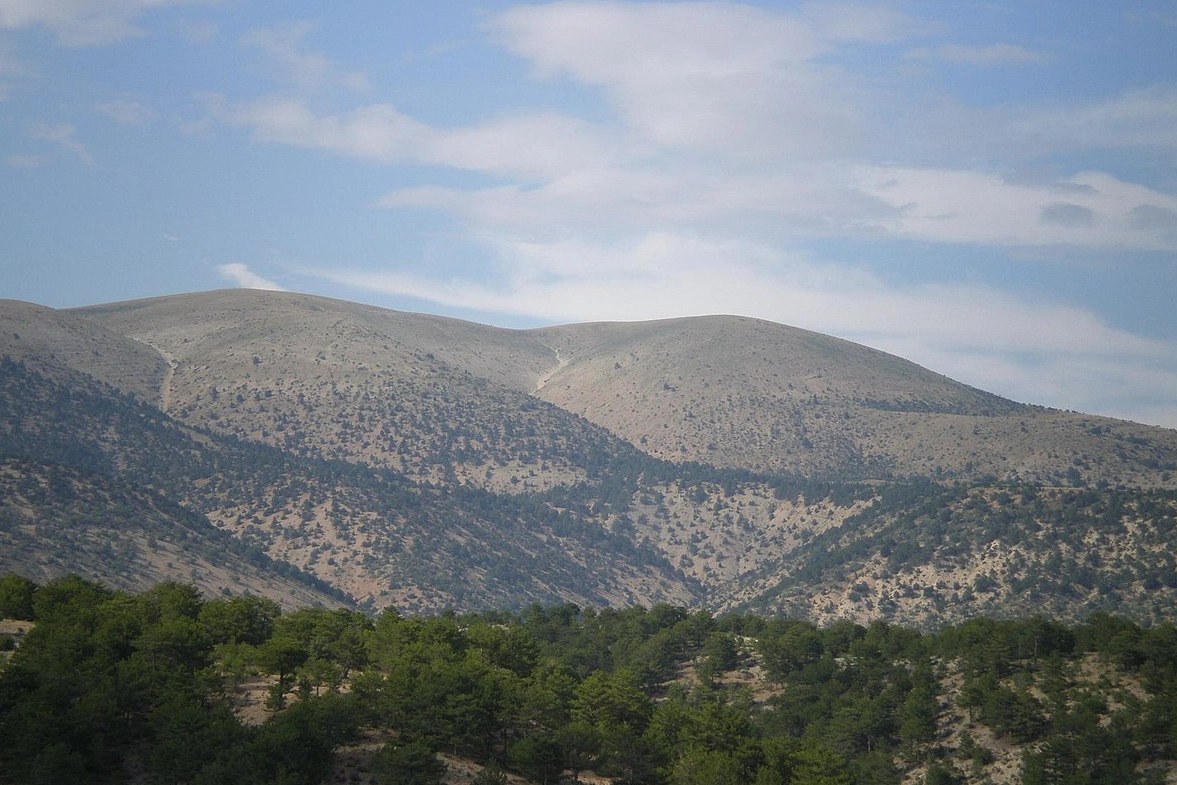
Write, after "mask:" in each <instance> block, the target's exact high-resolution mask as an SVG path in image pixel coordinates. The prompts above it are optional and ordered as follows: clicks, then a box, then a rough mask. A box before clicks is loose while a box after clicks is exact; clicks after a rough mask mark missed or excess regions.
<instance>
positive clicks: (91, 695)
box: [0, 574, 1177, 785]
mask: <svg viewBox="0 0 1177 785" xmlns="http://www.w3.org/2000/svg"><path fill="white" fill-rule="evenodd" d="M0 617H6V618H10V619H23V620H28V621H31V622H32V625H31V629H30V630H29V631H28V632H27V634H25V635H24V636H23V639H21V640H20V642H19V645H17V644H16V641H15V639H14V638H10V637H7V636H4V635H0V644H3V645H0V648H6V649H8V650H9V651H7V652H5V658H6V660H5V661H4V662H3V664H0V668H2V670H0V782H12V783H53V782H82V781H86V782H99V783H120V782H132V781H135V782H148V783H199V784H201V785H205V784H208V783H229V782H232V783H308V784H309V783H318V782H323V781H326V780H327V779H328V778H329V777H330V775H331V773H332V772H333V770H334V769H333V767H334V766H335V763H336V753H337V751H338V750H339V749H341V748H342V747H345V746H347V745H349V744H353V743H355V742H358V741H359V740H361V739H368V740H369V741H370V740H372V739H375V740H376V741H377V742H378V746H377V748H376V750H375V752H374V753H372V755H371V757H370V759H369V760H368V761H367V763H366V767H367V776H368V778H369V781H372V782H377V783H394V782H395V783H410V784H411V785H412V784H415V783H421V785H425V784H426V783H436V782H438V781H440V778H441V776H442V774H443V773H444V771H445V764H444V760H445V758H444V757H440V755H441V754H444V755H445V756H453V757H458V758H464V759H467V760H470V761H474V762H476V763H477V764H479V765H480V766H481V767H482V768H481V769H480V773H479V774H478V780H479V785H495V784H496V783H502V782H505V778H506V773H507V772H511V773H514V774H516V775H519V776H522V777H525V778H527V779H528V780H530V781H532V782H536V783H543V784H544V785H555V783H558V782H560V781H562V780H575V779H576V778H577V777H578V776H579V775H580V774H581V773H583V772H588V771H592V772H594V773H596V774H597V775H600V776H605V777H609V778H612V779H614V780H615V781H618V782H626V783H635V784H637V783H651V784H652V785H851V783H869V784H872V785H885V784H887V783H895V784H897V783H899V782H901V781H902V779H903V778H904V777H905V776H907V775H912V774H913V773H914V774H915V775H916V776H919V777H922V779H923V781H924V782H925V783H928V784H929V785H945V784H950V783H962V784H963V783H974V782H975V783H981V782H984V781H985V779H986V777H988V776H989V774H990V767H991V765H992V763H993V758H994V754H995V751H994V746H993V740H994V739H998V740H1001V741H1002V742H1003V743H1012V744H1015V745H1018V746H1019V747H1020V749H1021V750H1022V756H1021V759H1020V761H1019V766H1020V771H1021V773H1020V782H1021V783H1022V785H1039V784H1040V783H1041V784H1045V783H1067V784H1068V785H1071V784H1074V785H1079V784H1080V783H1082V784H1083V785H1097V784H1098V783H1109V784H1110V783H1116V784H1117V785H1123V784H1129V785H1131V783H1152V782H1157V783H1159V782H1162V781H1163V779H1164V777H1165V775H1166V772H1168V771H1169V770H1170V769H1171V768H1172V767H1173V761H1174V758H1177V628H1175V627H1174V625H1173V624H1171V623H1164V624H1157V625H1153V626H1150V627H1141V626H1139V625H1136V624H1134V623H1132V622H1130V621H1126V620H1124V619H1121V618H1118V617H1116V616H1113V615H1110V614H1106V613H1097V614H1094V615H1093V616H1091V617H1090V618H1088V619H1087V620H1086V621H1084V622H1082V623H1078V624H1070V625H1068V624H1064V623H1062V622H1058V621H1055V620H1052V619H1048V618H1045V617H1040V616H1039V617H1031V618H1026V619H1015V620H994V619H974V620H971V621H968V622H965V623H963V624H959V625H954V626H950V627H945V628H943V629H940V630H938V631H935V632H926V631H919V630H915V629H909V628H905V627H901V626H893V625H889V624H886V623H883V622H876V623H874V624H870V625H865V626H864V625H861V624H856V623H851V622H848V621H843V622H837V623H834V624H830V625H827V626H824V627H819V626H817V625H814V624H812V623H810V622H807V621H804V620H799V619H789V618H762V617H758V616H752V615H724V616H718V617H716V616H712V615H711V614H709V613H706V612H702V611H695V612H692V611H688V610H686V609H683V608H678V607H673V606H669V605H655V606H653V607H650V608H643V607H632V608H620V609H619V608H602V609H593V608H582V607H579V606H576V605H573V604H563V605H556V606H540V605H533V606H530V607H528V608H526V609H524V610H521V611H517V612H485V613H478V614H457V613H442V614H438V615H435V616H430V617H421V616H405V615H402V614H400V613H398V612H397V611H395V610H393V609H386V610H385V611H383V612H382V613H380V614H378V615H375V616H372V615H367V614H364V613H360V612H356V611H351V610H346V609H326V608H302V609H298V610H293V611H288V612H283V611H282V610H281V609H280V608H279V606H278V605H277V604H276V603H274V602H273V601H271V600H268V599H265V598H261V597H253V596H238V597H217V598H214V599H208V598H205V597H202V596H201V595H200V593H199V592H198V591H197V590H196V589H195V588H194V587H192V586H189V585H185V584H180V583H162V584H159V585H157V586H155V587H153V588H152V589H150V590H147V591H144V592H142V593H139V594H129V593H124V592H117V591H112V590H110V589H108V588H106V587H104V586H102V585H100V584H97V583H94V582H90V581H86V580H83V579H81V578H79V577H77V576H67V577H64V578H60V579H57V580H54V581H51V582H48V583H46V584H44V585H41V586H38V585H36V584H34V583H32V582H31V581H29V580H27V579H25V578H22V577H20V576H18V575H14V574H8V575H5V576H3V577H0ZM26 626H27V625H26ZM13 649H15V650H13ZM259 675H260V676H262V677H264V684H265V685H266V695H265V708H266V714H267V719H266V721H264V722H261V723H260V724H258V723H251V722H247V721H246V720H245V719H243V717H242V715H241V713H240V711H239V705H238V703H239V698H238V696H239V687H240V686H241V685H242V684H243V683H245V681H246V680H248V679H257V678H258V676H259ZM954 714H955V715H961V716H964V717H966V719H965V720H964V721H963V722H962V723H959V724H958V725H957V726H953V725H952V723H951V722H949V721H948V720H949V719H950V718H951V717H952V716H953V715H954Z"/></svg>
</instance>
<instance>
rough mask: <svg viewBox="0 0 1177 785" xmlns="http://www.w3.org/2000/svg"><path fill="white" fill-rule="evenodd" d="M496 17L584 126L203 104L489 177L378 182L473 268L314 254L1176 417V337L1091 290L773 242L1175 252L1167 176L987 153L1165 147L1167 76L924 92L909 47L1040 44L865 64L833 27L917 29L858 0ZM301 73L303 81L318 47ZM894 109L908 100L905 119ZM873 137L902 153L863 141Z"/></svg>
mask: <svg viewBox="0 0 1177 785" xmlns="http://www.w3.org/2000/svg"><path fill="white" fill-rule="evenodd" d="M487 29H488V30H489V31H490V32H491V33H492V35H493V36H495V38H496V40H497V41H498V42H500V43H501V44H502V45H503V46H504V47H506V48H507V49H508V50H509V51H510V52H512V53H514V54H515V55H518V56H520V57H521V58H523V59H524V60H525V61H526V62H527V63H529V64H530V65H531V66H532V70H533V73H534V75H535V76H536V77H537V78H539V79H543V80H549V81H552V82H558V81H559V80H569V81H572V82H574V83H576V84H577V85H579V86H582V87H587V88H588V89H589V90H591V91H595V93H596V94H598V95H600V96H601V97H603V98H604V100H605V102H606V108H607V109H609V110H611V111H612V114H610V113H609V112H606V113H604V115H603V116H601V115H597V116H596V117H595V119H594V120H593V121H589V120H586V119H582V118H580V117H577V116H573V115H572V114H561V113H558V112H554V111H544V110H543V109H529V110H526V111H523V110H518V109H516V110H512V109H511V108H510V107H505V108H504V109H502V110H501V111H499V112H498V113H497V114H495V115H494V116H490V117H481V118H478V117H476V118H472V119H471V120H470V121H469V122H468V123H466V124H465V125H460V126H456V127H436V126H431V125H429V124H427V123H424V122H421V121H419V120H418V119H417V118H415V117H413V116H410V115H409V114H406V113H405V112H404V111H402V110H401V109H400V108H398V107H397V106H394V105H393V104H391V103H371V104H368V105H365V106H359V107H356V108H353V109H351V110H349V111H332V112H330V113H326V112H324V111H322V108H321V107H320V106H318V105H316V104H314V103H313V102H312V101H311V100H309V99H305V100H300V99H293V98H290V97H288V96H267V97H262V98H258V99H255V100H250V101H245V102H242V103H238V104H236V105H232V106H224V105H221V106H219V107H218V108H216V109H215V111H216V114H217V117H218V118H219V119H221V120H222V121H223V122H227V123H229V124H231V125H236V126H239V127H242V128H246V129H248V130H249V131H250V132H251V134H252V137H253V139H254V140H255V141H257V142H265V143H277V144H286V145H293V146H299V147H304V148H308V149H315V150H322V151H325V152H330V153H333V154H338V155H345V156H350V157H354V158H359V159H366V160H370V161H373V162H379V163H381V164H385V165H396V164H412V165H426V166H436V167H445V168H450V169H460V170H465V171H472V172H478V173H483V174H486V175H490V176H491V177H493V178H495V180H494V184H493V185H491V186H486V185H485V184H481V185H479V186H478V187H470V186H458V185H454V184H453V183H454V179H453V178H447V179H448V180H449V183H448V184H447V185H444V186H443V185H440V184H426V185H415V186H412V187H399V188H396V187H394V188H393V189H392V190H390V192H389V193H387V194H386V195H385V196H384V197H382V198H381V199H379V200H378V201H377V204H378V205H379V206H382V207H385V208H388V209H427V210H436V211H440V212H442V213H444V214H447V215H450V216H453V217H455V218H456V219H458V221H459V223H460V224H461V225H462V231H464V232H465V235H464V238H465V240H467V241H470V240H471V239H473V241H474V242H482V243H485V244H486V245H487V246H489V247H490V248H492V249H493V258H494V263H493V265H491V266H490V269H483V270H478V271H474V272H470V273H468V274H465V275H457V276H444V275H430V274H427V273H423V272H420V271H414V270H412V269H411V265H408V266H406V265H404V264H403V263H402V265H401V266H400V267H398V268H394V269H391V270H380V271H373V270H370V269H369V270H365V269H357V268H352V269H340V268H332V269H318V270H311V271H308V272H309V274H312V275H318V276H320V277H323V278H327V279H330V280H333V281H336V282H340V283H344V284H347V285H350V286H356V287H360V288H364V289H367V290H370V291H373V292H382V293H386V294H394V295H399V296H411V297H414V298H419V299H423V300H427V301H432V302H436V303H439V304H442V305H445V306H448V307H452V308H462V309H470V310H475V311H479V312H484V313H496V312H497V313H505V314H508V313H509V314H514V315H519V316H528V317H533V318H540V319H544V320H549V321H581V320H596V319H645V318H655V317H662V316H679V315H683V314H692V313H694V314H701V313H716V312H731V313H741V314H747V315H751V316H759V317H762V318H767V319H771V320H774V321H778V322H783V323H787V324H796V325H799V326H804V327H806V328H809V329H815V330H820V331H823V332H830V333H833V334H837V335H841V336H843V337H847V338H850V339H852V340H861V341H863V342H865V343H869V344H871V345H874V346H877V347H879V348H882V349H885V350H889V351H895V352H896V353H899V354H902V355H903V356H906V357H909V358H911V359H913V360H916V361H917V362H921V363H923V364H925V365H927V366H928V367H932V368H935V369H936V370H938V371H941V372H945V373H948V374H949V375H952V376H954V377H956V378H960V379H961V380H963V381H966V382H969V383H972V384H976V385H978V386H981V387H986V388H990V389H992V388H995V387H996V388H998V389H999V390H1000V391H1002V392H1003V393H1005V394H1008V395H1012V396H1014V397H1017V398H1019V399H1021V400H1026V401H1032V402H1039V401H1049V402H1052V403H1054V404H1055V405H1065V406H1069V407H1071V408H1079V409H1082V408H1086V409H1094V410H1099V411H1110V410H1111V409H1112V408H1113V407H1114V406H1119V407H1120V408H1119V409H1118V410H1117V411H1118V413H1120V414H1124V415H1128V416H1131V415H1133V413H1134V412H1148V415H1147V416H1148V417H1149V418H1151V419H1150V420H1149V421H1152V422H1164V423H1165V424H1177V413H1173V412H1169V413H1166V411H1168V410H1167V409H1166V407H1168V406H1170V403H1171V395H1170V396H1169V397H1167V398H1166V397H1164V396H1162V395H1159V394H1157V393H1155V392H1154V393H1153V394H1152V396H1153V397H1152V398H1149V397H1148V393H1146V392H1144V391H1145V390H1147V389H1151V390H1153V391H1156V390H1165V389H1175V388H1177V385H1173V384H1171V382H1173V381H1175V380H1177V358H1175V356H1174V352H1173V350H1172V349H1171V348H1170V347H1168V346H1167V345H1161V344H1159V343H1156V342H1152V341H1149V340H1146V339H1142V338H1140V337H1138V336H1135V335H1132V334H1130V333H1128V332H1124V331H1122V330H1118V329H1115V328H1114V327H1112V326H1110V325H1109V324H1108V323H1107V322H1106V321H1104V320H1103V319H1101V318H1099V317H1097V316H1096V315H1094V314H1093V313H1092V312H1090V311H1088V310H1086V309H1083V308H1077V307H1071V306H1067V305H1065V304H1061V303H1053V304H1052V303H1042V302H1040V301H1036V300H1031V299H1026V298H1021V297H1018V296H1017V295H1015V294H1011V293H1008V292H1003V291H1001V290H998V289H997V288H993V287H988V286H983V285H980V284H972V285H965V284H958V285H953V286H947V285H932V284H910V285H899V284H885V283H884V282H883V280H882V279H881V278H879V277H878V276H876V275H875V274H874V273H872V272H871V271H870V270H868V269H865V268H861V267H854V266H849V265H844V264H843V265H839V264H828V263H818V262H815V261H812V260H809V259H807V258H805V257H803V256H799V255H798V254H797V253H796V252H795V251H792V250H788V249H795V248H798V247H801V244H802V243H803V242H804V241H807V240H811V239H813V238H820V237H838V238H847V237H849V238H853V239H856V240H863V241H866V240H878V241H887V240H904V241H917V242H924V243H945V244H949V243H951V244H958V245H977V246H990V247H992V246H1004V247H1007V248H1032V247H1043V246H1064V247H1074V248H1086V249H1095V250H1098V251H1105V252H1106V251H1119V250H1121V249H1127V250H1132V251H1159V252H1165V253H1170V252H1172V251H1173V250H1175V249H1177V197H1174V196H1173V195H1171V194H1167V193H1163V192H1162V190H1157V189H1156V188H1148V187H1144V186H1141V185H1136V184H1134V183H1131V182H1126V181H1125V180H1124V179H1121V178H1117V177H1115V176H1112V175H1110V174H1107V173H1102V172H1095V171H1087V172H1078V173H1076V172H1074V171H1073V170H1072V171H1069V172H1057V173H1054V174H1052V175H1051V176H1050V177H1038V178H1036V179H1031V178H1027V177H1024V176H1022V177H1016V176H1014V175H1013V174H1009V175H1003V174H1000V173H998V172H999V171H1000V172H1016V171H1018V170H1019V169H1024V168H1026V167H1024V166H1023V165H1024V164H1026V163H1027V162H1029V164H1030V166H1029V167H1028V168H1033V164H1035V163H1037V162H1038V161H1041V160H1043V158H1044V157H1045V158H1047V160H1049V158H1048V157H1049V155H1050V154H1052V153H1053V152H1055V151H1057V150H1059V149H1062V148H1066V147H1068V146H1070V147H1078V148H1083V147H1085V146H1088V145H1103V146H1117V145H1152V146H1156V145H1160V146H1167V145H1168V146H1175V147H1177V142H1175V141H1174V136H1175V134H1177V130H1175V129H1177V100H1174V99H1177V91H1175V90H1174V88H1172V87H1169V86H1160V87H1154V88H1149V89H1145V90H1136V91H1129V92H1124V93H1122V94H1121V95H1119V96H1116V97H1112V98H1108V99H1102V100H1097V101H1090V102H1088V103H1087V104H1086V105H1079V104H1075V103H1072V104H1069V105H1066V106H1062V105H1056V106H1048V107H1046V108H1039V107H1037V106H1020V107H1008V106H1005V107H1000V106H999V107H992V106H990V107H985V108H977V107H970V106H968V105H967V104H966V103H964V102H960V103H956V102H954V101H953V100H952V99H949V98H945V97H943V96H941V95H935V96H932V95H930V94H922V95H920V94H918V93H919V91H918V90H915V91H913V90H911V89H910V86H909V85H907V84H903V85H899V84H896V83H895V82H893V81H889V80H892V79H894V78H895V75H896V74H897V73H900V72H901V71H902V70H903V60H905V59H906V60H911V59H924V60H929V61H937V62H951V63H955V64H959V65H966V66H971V67H988V66H1000V65H1019V64H1033V63H1037V62H1042V61H1044V60H1046V59H1048V56H1047V55H1046V54H1043V53H1040V52H1035V51H1032V50H1029V49H1025V48H1021V47H1018V46H1014V45H1009V44H994V45H991V46H981V47H965V46H960V45H955V44H939V45H938V44H936V43H935V42H932V44H931V45H929V46H927V47H924V48H922V49H910V48H908V49H907V50H906V55H905V54H904V52H903V51H902V50H901V47H900V46H889V48H888V49H887V51H890V52H891V53H892V56H893V57H894V58H896V61H895V62H894V63H893V65H894V66H896V70H895V71H892V72H887V71H886V69H885V68H884V69H881V70H880V71H879V72H877V73H867V72H865V71H858V72H856V71H854V70H853V68H852V65H851V63H853V62H854V58H853V57H852V56H849V55H848V52H849V50H848V49H847V48H845V47H846V45H847V44H853V43H855V42H864V41H865V42H871V43H875V44H884V45H892V44H899V45H901V46H906V42H908V41H909V40H910V39H912V38H913V37H915V36H926V35H929V34H930V33H932V32H935V30H934V28H933V27H932V26H930V25H928V24H927V23H923V22H921V21H919V20H912V19H910V18H906V17H902V16H899V15H897V14H895V13H894V12H893V11H890V10H888V9H887V8H880V7H870V6H853V7H850V6H847V5H845V4H840V5H831V4H809V5H801V6H798V7H796V8H795V10H793V11H791V12H788V13H781V12H776V11H770V10H766V9H763V8H754V7H751V6H746V5H737V4H733V3H707V2H702V3H679V4H669V3H631V4H627V3H620V2H602V3H593V2H557V3H551V4H546V5H529V6H519V7H516V8H513V9H510V10H508V11H505V12H503V13H499V14H496V15H493V16H491V17H490V18H489V22H488V23H487ZM303 35H305V31H302V30H301V29H295V30H293V31H292V33H291V36H290V38H289V44H290V51H291V52H293V53H295V54H297V53H298V52H299V51H301V49H300V44H299V42H300V40H301V38H302V36H303ZM270 44H271V45H276V44H274V42H273V41H271V42H270ZM836 63H842V65H836ZM301 67H303V68H305V71H306V74H307V76H306V78H305V80H304V81H305V82H306V83H308V84H309V83H312V82H314V81H315V80H316V79H317V78H318V77H317V76H316V74H317V73H319V72H320V71H321V70H322V69H324V68H328V67H329V64H327V63H325V62H322V61H318V60H315V59H311V60H308V61H305V62H303V63H302V66H301ZM291 70H292V71H297V70H298V69H297V68H293V66H292V69H291ZM906 70H908V71H910V70H911V69H910V67H907V69H906ZM868 87H869V89H868ZM898 116H902V117H907V118H909V122H910V123H911V125H910V126H908V127H907V128H906V130H904V129H898V128H897V124H896V121H895V118H896V117H898ZM907 131H912V133H907ZM904 135H906V137H907V139H906V140H904V139H903V138H902V137H903V136H904ZM874 149H884V150H887V151H888V155H896V154H898V156H899V157H897V158H894V159H892V160H891V161H888V162H881V161H877V160H875V161H872V150H874ZM875 158H876V159H877V156H875ZM973 161H986V162H987V164H986V167H984V168H982V167H981V166H979V165H972V163H971V162H973ZM992 162H998V163H992ZM391 171H394V170H392V169H390V172H391ZM414 179H415V180H416V179H418V178H416V177H414ZM458 182H461V181H458ZM1158 188H1163V186H1158ZM736 238H738V239H736ZM896 247H898V246H897V245H892V246H889V247H888V246H882V245H880V246H879V248H882V249H887V248H890V249H894V248H896ZM876 258H877V257H876ZM952 263H953V258H952V255H951V254H945V264H946V265H950V264H952ZM881 264H885V262H881V263H880V265H881ZM1137 385H1139V388H1138V387H1137ZM1149 385H1151V386H1149ZM1166 385H1167V386H1166ZM1117 401H1118V402H1119V403H1118V404H1116V403H1115V402H1117ZM1135 416H1137V417H1142V416H1143V415H1141V414H1136V415H1135Z"/></svg>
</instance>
